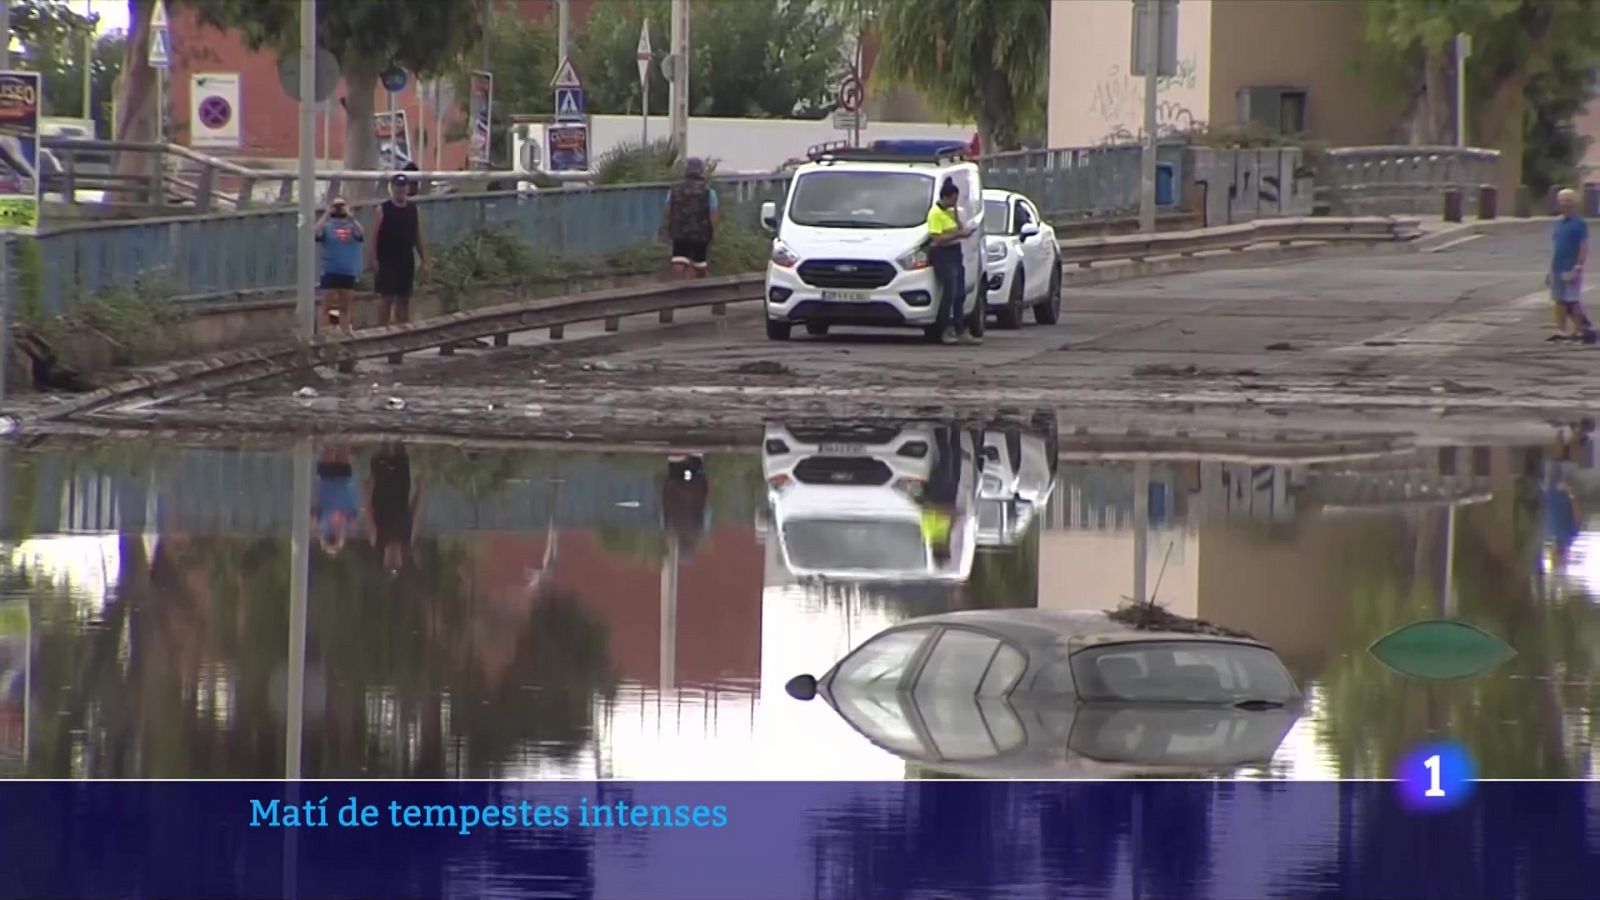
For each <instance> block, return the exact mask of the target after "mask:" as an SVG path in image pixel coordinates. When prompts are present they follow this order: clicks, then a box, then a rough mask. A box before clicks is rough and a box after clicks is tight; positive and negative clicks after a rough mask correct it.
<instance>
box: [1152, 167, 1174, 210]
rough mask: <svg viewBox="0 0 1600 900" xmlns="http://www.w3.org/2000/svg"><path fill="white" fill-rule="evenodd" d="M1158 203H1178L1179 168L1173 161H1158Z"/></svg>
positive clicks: (1161, 204) (1160, 204)
mask: <svg viewBox="0 0 1600 900" xmlns="http://www.w3.org/2000/svg"><path fill="white" fill-rule="evenodd" d="M1156 205H1157V206H1177V205H1178V169H1177V167H1176V166H1174V165H1173V164H1172V163H1169V162H1158V163H1156Z"/></svg>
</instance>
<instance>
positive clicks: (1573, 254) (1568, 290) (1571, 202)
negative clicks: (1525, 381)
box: [1546, 189, 1595, 344]
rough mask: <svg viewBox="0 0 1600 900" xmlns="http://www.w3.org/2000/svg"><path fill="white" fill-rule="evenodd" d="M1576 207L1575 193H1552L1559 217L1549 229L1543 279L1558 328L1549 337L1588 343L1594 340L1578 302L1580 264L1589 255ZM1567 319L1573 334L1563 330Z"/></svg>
mask: <svg viewBox="0 0 1600 900" xmlns="http://www.w3.org/2000/svg"><path fill="white" fill-rule="evenodd" d="M1577 206H1578V195H1577V194H1576V193H1575V192H1574V191H1572V190H1570V189H1569V190H1563V191H1561V192H1560V193H1558V194H1557V195H1556V207H1557V208H1558V209H1559V210H1560V211H1561V217H1560V218H1558V219H1556V224H1555V228H1554V229H1552V230H1551V249H1550V274H1549V275H1548V276H1546V278H1547V280H1548V281H1549V284H1550V299H1551V300H1552V301H1554V303H1555V316H1556V328H1558V329H1560V330H1559V332H1558V333H1556V334H1553V335H1551V336H1550V340H1552V341H1560V340H1582V341H1583V342H1584V343H1585V344H1592V343H1594V342H1595V332H1594V326H1593V325H1592V324H1590V322H1589V316H1588V315H1587V314H1585V313H1584V311H1583V302H1582V300H1583V263H1584V260H1585V259H1587V258H1588V256H1589V223H1587V222H1585V221H1584V220H1583V217H1582V216H1580V215H1578V213H1577ZM1568 322H1571V323H1572V326H1573V328H1574V329H1575V330H1576V333H1574V334H1568V333H1567V323H1568Z"/></svg>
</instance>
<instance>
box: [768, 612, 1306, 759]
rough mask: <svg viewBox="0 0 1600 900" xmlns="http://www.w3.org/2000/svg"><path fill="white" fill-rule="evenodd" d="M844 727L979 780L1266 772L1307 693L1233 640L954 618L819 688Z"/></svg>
mask: <svg viewBox="0 0 1600 900" xmlns="http://www.w3.org/2000/svg"><path fill="white" fill-rule="evenodd" d="M787 690H788V692H789V694H790V695H791V696H794V697H796V698H798V699H802V700H810V699H812V698H813V697H815V696H818V695H820V696H821V697H822V698H823V699H824V700H825V701H826V702H827V703H828V705H830V706H832V707H833V708H834V710H836V711H837V712H838V713H839V715H840V716H842V717H843V718H844V719H845V720H846V721H847V722H849V723H850V724H851V725H852V727H854V728H855V729H856V730H857V731H859V732H860V733H861V734H862V735H863V736H864V737H866V738H867V739H868V740H870V741H872V742H873V743H875V744H877V745H878V746H880V747H882V748H884V749H886V750H888V751H889V752H891V753H894V754H896V755H897V756H900V757H902V758H904V759H906V760H907V761H908V762H911V763H913V764H914V765H917V766H920V767H924V768H928V769H931V770H934V771H940V772H946V773H951V774H967V775H976V776H978V777H1012V778H1015V777H1050V778H1072V777H1088V778H1096V777H1115V776H1117V775H1140V774H1164V773H1178V772H1197V771H1213V770H1218V769H1231V768H1236V767H1239V766H1243V765H1249V764H1252V763H1264V762H1266V761H1268V760H1269V759H1270V758H1271V757H1272V755H1273V753H1275V752H1276V750H1277V747H1278V745H1279V744H1280V743H1281V742H1282V740H1283V737H1284V735H1285V734H1287V732H1288V730H1289V728H1290V727H1291V726H1292V725H1293V724H1294V722H1295V720H1296V719H1297V718H1298V717H1299V715H1300V711H1301V708H1302V706H1303V696H1302V694H1301V692H1300V689H1299V687H1298V686H1297V685H1296V684H1295V681H1294V677H1293V676H1292V675H1290V674H1289V671H1288V669H1287V668H1286V667H1285V666H1284V664H1283V661H1282V660H1281V659H1279V658H1278V655H1277V654H1276V653H1274V652H1273V651H1272V649H1271V648H1270V647H1267V646H1266V645H1264V644H1262V643H1260V642H1258V641H1255V640H1252V639H1250V638H1245V637H1236V636H1230V635H1223V634H1213V633H1202V632H1198V631H1197V632H1187V631H1149V630H1142V629H1137V628H1133V627H1130V626H1128V625H1125V624H1122V623H1120V622H1118V621H1116V620H1115V619H1113V618H1112V616H1111V615H1109V614H1107V613H1102V612H1059V611H1052V610H1038V609H1011V610H966V611H962V612H953V613H944V614H940V615H934V616H925V617H922V618H918V619H912V620H909V621H907V622H905V623H903V624H901V625H898V626H896V627H894V628H890V629H888V630H886V631H883V632H880V633H879V634H877V635H876V636H874V637H872V638H871V639H869V640H868V641H867V642H866V643H864V644H862V645H861V646H860V647H857V648H856V649H855V650H854V651H852V652H851V653H850V654H849V655H848V656H846V657H845V658H844V659H842V660H840V661H839V662H838V663H837V664H836V665H835V666H834V667H833V668H832V669H830V670H829V671H828V672H827V673H826V674H824V675H823V676H822V677H820V678H816V677H813V676H811V675H800V676H797V677H795V678H793V679H791V680H790V681H789V684H788V685H787Z"/></svg>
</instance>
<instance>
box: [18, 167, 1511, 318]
mask: <svg viewBox="0 0 1600 900" xmlns="http://www.w3.org/2000/svg"><path fill="white" fill-rule="evenodd" d="M1140 153H1141V150H1140V147H1139V146H1138V145H1134V144H1127V145H1108V146H1099V147H1076V148H1057V149H1048V150H1030V151H1020V152H1016V153H1003V154H995V155H991V156H987V157H984V158H983V159H982V160H981V165H982V168H983V173H984V176H983V177H984V184H985V186H987V187H994V188H1004V189H1009V190H1015V191H1020V192H1022V193H1024V194H1027V195H1028V196H1030V197H1032V198H1033V200H1034V201H1035V203H1036V204H1037V205H1038V206H1039V207H1040V209H1041V210H1042V211H1043V212H1044V214H1045V215H1046V216H1048V217H1049V218H1051V219H1052V220H1055V221H1057V222H1061V221H1071V220H1074V219H1077V220H1084V219H1093V218H1115V217H1121V216H1125V215H1128V214H1130V213H1132V212H1134V211H1136V210H1137V208H1138V203H1139V194H1140ZM1219 153H1220V154H1226V153H1236V154H1251V155H1252V157H1251V158H1252V159H1254V158H1255V157H1257V156H1259V155H1260V154H1259V153H1257V151H1207V153H1206V158H1207V159H1214V158H1215V157H1216V156H1217V154H1219ZM1158 154H1159V161H1160V163H1161V164H1162V165H1163V177H1165V178H1167V179H1170V185H1171V188H1170V191H1169V192H1168V193H1169V196H1168V200H1169V201H1170V203H1171V205H1173V206H1181V205H1182V201H1183V200H1184V199H1185V196H1186V193H1187V186H1188V185H1189V184H1190V183H1191V182H1192V181H1193V180H1194V178H1195V172H1193V171H1190V169H1192V168H1193V167H1194V166H1195V161H1196V159H1198V158H1199V157H1198V156H1197V152H1196V151H1195V150H1192V149H1191V148H1187V147H1185V146H1184V145H1182V144H1178V143H1173V144H1167V145H1163V146H1162V147H1160V148H1159V151H1158ZM1498 155H1499V154H1498V153H1496V152H1495V151H1488V150H1471V149H1468V150H1456V149H1455V148H1443V149H1439V148H1422V149H1421V150H1418V149H1417V148H1405V147H1377V148H1351V149H1344V150H1334V151H1330V152H1328V153H1327V154H1326V155H1325V160H1324V164H1323V169H1322V176H1321V177H1319V182H1322V183H1323V187H1324V189H1325V190H1327V191H1328V192H1330V195H1332V196H1335V197H1336V198H1338V201H1339V203H1338V206H1339V208H1340V209H1341V210H1348V211H1350V212H1360V213H1379V212H1405V211H1418V212H1430V211H1434V210H1436V209H1437V208H1438V196H1439V194H1440V192H1441V191H1442V190H1443V187H1444V186H1445V185H1448V184H1466V183H1476V182H1480V181H1487V180H1490V176H1491V174H1492V168H1493V164H1494V162H1495V161H1496V160H1497V159H1498ZM788 180H789V176H788V175H787V174H774V175H766V176H761V175H758V176H738V177H732V178H719V179H717V182H716V186H717V189H718V191H719V193H720V196H721V200H722V204H723V221H724V222H726V223H729V224H742V225H745V226H747V227H755V226H756V219H757V209H758V208H759V206H760V204H761V202H762V201H766V200H773V201H777V202H779V203H780V204H781V202H782V201H783V199H784V196H785V194H786V192H787V188H788ZM669 190H670V185H665V184H649V185H627V186H618V187H598V188H567V189H556V190H549V191H539V192H533V193H526V194H518V193H515V192H508V193H491V194H459V195H442V196H432V197H419V198H417V200H418V203H419V204H420V205H421V207H422V208H423V210H424V216H425V219H426V223H427V232H428V238H429V240H430V242H431V243H432V244H433V245H434V246H436V247H438V246H443V245H446V244H449V243H451V242H453V241H456V240H458V239H460V238H462V237H464V236H466V235H467V234H470V233H471V232H472V231H473V230H474V229H477V228H483V227H490V228H496V229H504V230H507V231H510V232H512V233H514V234H516V235H517V236H518V237H520V238H522V239H523V240H524V241H526V242H527V243H528V244H529V245H530V246H531V247H533V248H534V250H535V251H536V252H538V253H541V254H544V255H546V256H549V257H557V258H565V259H575V258H576V259H595V260H596V261H597V262H598V261H599V260H601V259H603V258H604V257H606V256H608V255H610V254H613V253H615V252H617V251H619V250H622V249H624V248H626V247H629V246H635V245H638V244H641V243H643V242H647V241H650V240H652V239H654V237H655V236H656V233H657V231H658V229H659V226H660V223H661V215H662V211H663V209H664V208H665V205H666V200H667V195H668V192H669ZM1230 191H1231V189H1230ZM1231 195H1232V194H1231V193H1230V196H1231ZM295 220H296V212H295V211H294V210H292V209H291V210H284V209H274V210H261V211H244V212H237V213H229V214H213V215H203V216H180V217H172V218H162V219H144V220H138V221H131V222H114V223H112V222H108V223H94V224H76V225H70V226H67V227H64V228H60V229H57V230H54V231H46V232H45V233H43V234H41V235H39V236H38V237H37V238H33V239H29V242H30V244H31V245H32V247H33V248H34V249H35V250H36V251H37V252H36V254H25V256H27V257H29V258H19V260H18V265H19V266H20V267H21V268H23V269H24V272H23V277H22V278H20V279H13V280H12V284H13V285H15V284H16V283H17V282H19V281H20V282H21V283H22V284H23V285H24V287H23V288H22V289H23V290H25V291H30V292H32V293H33V296H31V297H26V298H25V299H27V300H30V301H32V302H33V303H34V304H36V305H37V307H38V308H39V309H40V310H41V311H42V312H44V313H46V314H59V313H62V312H65V311H67V310H68V309H69V308H70V307H71V305H72V303H73V301H74V300H75V299H76V298H79V297H85V296H91V295H94V294H98V293H100V292H103V291H106V290H108V289H112V288H118V287H128V286H130V285H132V284H133V283H134V282H135V280H136V279H137V278H138V277H139V276H140V275H142V274H144V273H150V272H158V271H159V272H163V273H165V274H166V275H167V276H168V277H169V278H170V279H171V281H172V282H174V285H175V287H174V289H175V291H176V293H177V295H178V296H180V297H184V298H190V299H199V300H207V299H228V298H233V297H236V296H238V295H240V294H243V293H251V292H263V291H282V290H286V289H288V288H290V287H291V286H292V285H293V284H294V278H295ZM15 289H16V288H13V290H15ZM13 299H17V297H16V295H15V294H14V295H13Z"/></svg>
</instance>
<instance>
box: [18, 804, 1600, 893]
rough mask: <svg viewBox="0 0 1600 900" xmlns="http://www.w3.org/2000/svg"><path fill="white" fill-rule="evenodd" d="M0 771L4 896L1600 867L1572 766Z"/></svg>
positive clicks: (1469, 889)
mask: <svg viewBox="0 0 1600 900" xmlns="http://www.w3.org/2000/svg"><path fill="white" fill-rule="evenodd" d="M0 794H3V796H0V810H4V813H3V818H0V822H3V826H0V840H3V842H4V843H3V846H4V848H5V850H4V852H3V853H0V895H4V896H7V897H82V896H165V897H174V898H190V897H208V898H209V897H262V898H268V897H285V896H289V897H306V898H321V897H352V896H364V897H373V896H382V897H392V898H405V897H442V896H473V897H511V896H540V897H604V898H608V900H611V898H674V900H675V898H690V897H692V898H699V900H711V898H721V897H726V898H746V900H748V898H767V897H781V898H789V897H795V898H799V897H903V896H909V895H913V894H914V895H917V896H928V897H932V896H945V895H949V896H960V897H964V898H976V897H1016V896H1053V897H1079V896H1083V897H1089V896H1094V897H1105V896H1110V897H1217V898H1224V897H1227V898H1233V897H1269V896H1277V897H1282V896H1295V897H1433V898H1453V897H1484V896H1496V897H1511V896H1516V897H1573V896H1592V895H1593V886H1594V885H1595V884H1600V807H1597V804H1596V801H1597V799H1600V791H1597V789H1596V786H1595V785H1593V784H1590V783H1576V782H1489V783H1482V784H1478V785H1476V790H1475V791H1474V792H1473V794H1472V796H1471V799H1470V800H1468V801H1467V802H1466V803H1464V804H1461V805H1459V806H1456V807H1454V808H1450V809H1444V810H1441V811H1438V812H1434V813H1426V812H1419V811H1415V810H1414V808H1412V807H1409V806H1408V805H1407V804H1406V803H1405V801H1404V799H1403V798H1402V796H1401V792H1400V791H1399V790H1397V788H1396V785H1394V784H1392V783H1384V782H1347V783H1317V782H1294V783H1284V782H1065V783H1063V782H1056V783H1041V782H977V781H923V782H884V783H808V782H793V783H715V784H701V783H690V782H676V783H632V782H626V783H623V782H608V783H601V784H584V783H575V782H564V783H549V782H545V783H532V782H302V783H286V782H225V781H200V782H195V781H189V782H88V781H84V782H37V781H11V782H4V783H0ZM323 798H326V803H323ZM352 798H353V800H352ZM308 804H309V806H308ZM563 816H564V824H562V819H563ZM324 820H325V821H326V824H323V823H324ZM291 821H293V822H295V823H297V824H294V825H290V824H289V823H290V822H291ZM274 822H276V825H274V824H273V823H274ZM541 822H542V823H544V824H540V823H541Z"/></svg>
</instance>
